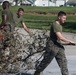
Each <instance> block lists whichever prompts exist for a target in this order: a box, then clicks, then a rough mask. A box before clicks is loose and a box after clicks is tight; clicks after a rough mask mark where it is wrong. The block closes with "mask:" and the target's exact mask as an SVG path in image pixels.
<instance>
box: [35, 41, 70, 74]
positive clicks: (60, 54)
mask: <svg viewBox="0 0 76 75" xmlns="http://www.w3.org/2000/svg"><path fill="white" fill-rule="evenodd" d="M64 51H65V50H64V47H63V46H62V45H60V44H58V43H57V42H53V41H51V40H48V42H47V43H46V51H45V53H44V58H43V60H42V61H41V62H40V64H39V65H38V67H37V68H36V71H37V72H42V71H43V70H44V69H45V68H46V67H47V66H48V65H49V64H50V62H51V61H52V60H53V58H54V57H55V59H56V61H57V63H58V65H59V67H60V69H61V73H62V75H69V73H68V68H67V60H66V57H65V52H64Z"/></svg>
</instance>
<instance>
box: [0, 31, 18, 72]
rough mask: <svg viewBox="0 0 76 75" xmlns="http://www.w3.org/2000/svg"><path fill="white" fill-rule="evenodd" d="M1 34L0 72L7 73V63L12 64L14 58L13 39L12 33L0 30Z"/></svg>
mask: <svg viewBox="0 0 76 75" xmlns="http://www.w3.org/2000/svg"><path fill="white" fill-rule="evenodd" d="M0 33H1V34H3V38H2V40H0V72H8V65H9V63H12V62H13V60H14V59H13V58H14V57H15V55H16V54H17V53H16V50H15V39H14V36H13V32H9V31H3V30H0Z"/></svg>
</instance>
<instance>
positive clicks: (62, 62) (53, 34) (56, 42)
mask: <svg viewBox="0 0 76 75" xmlns="http://www.w3.org/2000/svg"><path fill="white" fill-rule="evenodd" d="M65 21H66V13H65V12H63V11H60V12H59V13H58V17H57V20H56V21H54V22H53V23H52V25H51V28H50V38H49V39H48V41H47V43H46V51H45V54H44V58H43V60H42V61H41V63H40V64H39V65H38V67H37V68H36V71H35V73H34V75H40V73H41V72H42V71H43V70H44V69H45V68H46V67H47V66H48V65H49V64H50V62H51V61H52V60H53V59H54V57H55V59H56V61H57V63H58V65H59V67H60V69H61V74H62V75H69V72H68V68H67V59H66V56H65V49H64V47H63V45H62V44H61V42H60V41H61V40H62V41H64V42H67V43H68V44H73V45H75V44H76V43H75V42H73V41H71V40H69V39H67V38H65V37H64V36H63V35H62V25H61V23H64V22H65Z"/></svg>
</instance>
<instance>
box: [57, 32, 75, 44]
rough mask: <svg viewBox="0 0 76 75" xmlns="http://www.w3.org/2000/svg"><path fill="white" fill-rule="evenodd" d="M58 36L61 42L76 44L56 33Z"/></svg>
mask: <svg viewBox="0 0 76 75" xmlns="http://www.w3.org/2000/svg"><path fill="white" fill-rule="evenodd" d="M56 35H57V37H58V38H59V39H60V40H62V41H64V42H68V43H71V44H76V43H75V42H73V41H71V40H69V39H67V38H65V37H64V36H63V35H62V34H61V33H60V32H56Z"/></svg>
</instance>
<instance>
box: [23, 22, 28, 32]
mask: <svg viewBox="0 0 76 75" xmlns="http://www.w3.org/2000/svg"><path fill="white" fill-rule="evenodd" d="M22 26H23V28H24V29H25V31H27V32H28V33H29V29H28V28H27V26H26V25H25V23H24V22H22Z"/></svg>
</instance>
